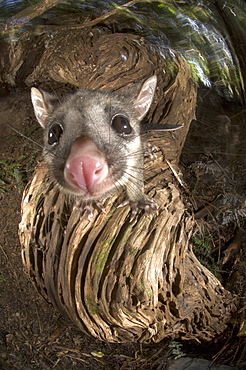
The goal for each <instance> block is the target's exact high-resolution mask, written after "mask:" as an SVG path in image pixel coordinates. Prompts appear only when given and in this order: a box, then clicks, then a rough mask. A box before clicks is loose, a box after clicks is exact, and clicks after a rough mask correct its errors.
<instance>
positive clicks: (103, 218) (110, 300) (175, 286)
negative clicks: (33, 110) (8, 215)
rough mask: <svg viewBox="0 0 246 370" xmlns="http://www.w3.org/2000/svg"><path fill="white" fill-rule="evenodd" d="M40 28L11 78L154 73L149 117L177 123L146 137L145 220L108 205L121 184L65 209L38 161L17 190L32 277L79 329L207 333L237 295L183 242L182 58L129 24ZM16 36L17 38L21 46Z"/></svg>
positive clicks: (187, 82)
mask: <svg viewBox="0 0 246 370" xmlns="http://www.w3.org/2000/svg"><path fill="white" fill-rule="evenodd" d="M46 38H47V35H42V37H41V36H39V38H38V40H36V41H35V42H36V46H37V48H38V50H40V53H39V56H37V57H36V63H35V68H34V69H33V70H32V71H31V73H30V68H29V67H30V63H29V62H28V61H26V60H24V59H23V63H22V68H20V69H18V68H12V69H11V70H12V71H15V73H14V74H12V81H15V83H16V81H21V80H23V76H25V82H26V83H27V84H28V85H29V84H31V85H32V84H38V83H39V82H40V81H41V82H42V81H43V82H44V81H45V83H47V81H48V83H49V84H51V83H52V84H54V86H55V83H57V82H59V83H67V82H69V83H70V84H72V85H75V86H78V87H82V88H83V87H86V88H93V89H101V90H108V91H109V90H110V91H111V90H112V91H116V90H118V89H120V88H121V87H125V86H129V85H131V84H132V83H135V82H136V81H141V80H143V79H145V78H147V77H148V76H150V75H152V74H153V73H155V74H156V75H157V78H158V89H157V92H156V96H155V99H154V103H153V105H152V107H151V110H150V112H149V115H148V117H147V121H148V122H153V123H157V124H158V123H169V124H175V125H182V126H183V127H182V128H181V129H179V130H177V131H174V132H166V133H163V134H160V133H151V134H149V135H148V136H147V137H145V139H146V140H147V139H148V141H151V142H152V143H154V144H155V145H156V146H157V147H158V148H159V150H158V152H157V155H156V158H155V159H154V160H150V159H148V160H146V161H145V184H146V186H145V193H146V194H149V195H150V196H151V197H153V198H154V200H155V201H156V203H157V204H158V206H159V214H158V216H157V217H155V218H153V219H152V220H150V219H149V218H146V217H145V215H143V214H141V213H140V214H139V215H138V216H137V218H136V219H135V220H134V222H130V221H129V216H130V210H129V207H128V206H126V207H123V208H117V205H119V204H120V203H121V201H122V198H123V193H122V192H120V193H118V194H115V195H114V196H112V197H111V198H109V199H105V201H104V203H105V208H106V214H104V213H102V212H100V211H98V210H96V211H95V212H94V215H93V219H92V220H90V221H89V220H88V218H87V215H86V214H85V215H84V214H83V215H80V212H79V211H76V210H71V208H72V207H70V204H69V202H68V199H66V196H64V195H63V194H62V193H61V192H60V191H59V188H58V186H57V185H56V184H55V183H54V181H53V180H52V177H51V175H50V173H49V171H48V170H47V168H46V166H45V164H44V163H43V162H41V163H40V164H39V165H38V167H37V169H36V171H35V174H34V176H33V179H32V180H31V182H30V184H29V186H28V187H27V188H26V190H25V193H24V196H23V202H22V221H21V223H20V228H19V236H20V241H21V245H22V258H23V263H24V266H25V268H26V270H27V272H28V273H29V275H30V277H31V279H32V281H33V283H34V285H35V286H36V288H37V290H38V291H39V292H40V293H41V294H42V295H43V296H44V297H45V299H47V300H48V301H50V302H52V303H53V305H54V306H56V307H57V308H58V309H59V310H60V311H61V312H63V313H65V314H67V315H68V316H69V317H70V318H71V319H72V320H73V321H74V323H75V324H76V325H77V326H78V327H79V328H80V329H81V330H83V331H85V332H87V333H89V334H91V335H93V336H95V337H96V338H99V339H102V340H107V341H110V342H129V341H142V342H147V341H149V340H153V341H160V340H161V339H163V338H186V339H193V340H196V341H210V340H212V339H214V338H216V337H217V336H218V335H219V334H221V333H222V332H223V331H224V330H225V329H226V328H227V325H228V322H229V320H230V318H231V316H232V313H233V312H234V310H235V308H236V300H235V299H234V298H233V297H232V295H231V293H229V292H228V291H227V290H226V289H225V288H223V286H222V285H221V283H220V282H219V281H218V280H217V279H216V278H215V276H214V275H213V274H212V273H211V272H209V271H208V270H207V269H206V268H205V267H204V266H202V265H201V264H200V263H199V261H198V260H197V259H196V257H195V256H194V254H193V252H192V248H191V244H190V238H191V236H192V233H193V231H194V227H195V222H194V219H193V216H192V210H191V207H190V205H189V203H188V199H187V197H186V195H185V192H184V189H182V187H181V186H180V184H182V179H181V178H180V171H179V168H178V161H179V157H180V153H181V150H182V147H183V144H184V141H185V138H186V134H187V132H188V130H189V125H190V122H191V120H192V119H193V118H194V112H195V106H196V86H195V84H194V83H193V82H192V81H191V75H190V71H189V68H188V67H187V65H186V64H185V63H184V62H183V61H182V60H181V59H180V58H179V57H178V56H175V57H174V59H173V61H172V63H171V64H170V63H168V62H167V59H166V58H163V57H162V56H161V53H159V50H158V48H155V47H153V46H152V45H150V43H149V42H148V41H147V40H144V39H143V38H140V37H138V36H136V35H131V34H129V33H128V34H108V33H102V32H101V33H99V32H98V28H97V29H92V30H90V31H89V30H88V31H86V32H84V33H83V34H81V33H79V32H77V31H76V30H75V31H73V32H70V33H66V32H64V31H62V32H61V33H59V32H57V33H56V37H53V38H52V39H50V40H49V42H47V39H46ZM24 39H25V42H27V41H26V40H27V39H26V38H25V37H24V38H23V39H22V44H21V43H20V44H19V45H16V48H17V49H18V50H19V51H21V50H22V52H21V53H20V54H21V55H22V56H23V55H24V47H25V45H26V43H25V42H24V43H23V40H24ZM40 45H42V47H40V48H39V46H40ZM70 48H71V50H70ZM20 54H19V55H20ZM122 55H124V56H125V57H124V58H123V57H122ZM75 62H76V63H75ZM13 66H14V64H12V67H13ZM27 67H28V68H29V69H28V68H27ZM164 70H165V73H163V71H164ZM27 71H29V72H28V73H27ZM2 78H3V79H4V78H6V74H2Z"/></svg>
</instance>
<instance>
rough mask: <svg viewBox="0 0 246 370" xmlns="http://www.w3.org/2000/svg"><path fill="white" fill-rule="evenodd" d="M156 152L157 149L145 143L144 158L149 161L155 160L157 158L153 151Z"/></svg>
mask: <svg viewBox="0 0 246 370" xmlns="http://www.w3.org/2000/svg"><path fill="white" fill-rule="evenodd" d="M157 150H158V148H157V146H155V145H154V144H151V143H146V144H145V153H144V156H145V157H149V158H150V159H155V158H157V156H156V154H155V151H157Z"/></svg>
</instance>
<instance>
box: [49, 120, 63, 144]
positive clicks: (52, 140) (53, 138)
mask: <svg viewBox="0 0 246 370" xmlns="http://www.w3.org/2000/svg"><path fill="white" fill-rule="evenodd" d="M62 133H63V128H62V126H61V125H60V124H59V123H54V124H53V125H52V126H51V128H50V130H49V132H48V144H49V145H54V144H57V143H58V141H59V139H60V137H61V135H62Z"/></svg>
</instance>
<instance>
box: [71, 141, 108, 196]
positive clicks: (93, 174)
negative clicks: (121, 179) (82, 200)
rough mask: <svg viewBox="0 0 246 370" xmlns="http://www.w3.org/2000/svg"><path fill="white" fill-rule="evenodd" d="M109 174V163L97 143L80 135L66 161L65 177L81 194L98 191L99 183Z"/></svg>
mask: <svg viewBox="0 0 246 370" xmlns="http://www.w3.org/2000/svg"><path fill="white" fill-rule="evenodd" d="M107 176H108V165H107V161H106V159H105V156H104V155H103V153H102V152H101V151H100V150H99V149H98V148H97V146H96V145H95V143H94V142H93V141H92V140H91V139H89V138H86V137H80V138H78V139H76V140H75V142H74V143H73V145H72V147H71V150H70V154H69V156H68V159H67V161H66V165H65V169H64V177H65V180H66V181H67V183H68V184H70V185H72V186H73V188H74V187H75V188H76V189H77V191H78V192H79V193H80V194H83V192H84V193H88V192H89V193H91V194H92V193H96V192H97V191H98V185H99V184H101V183H102V181H103V180H104V179H106V177H107Z"/></svg>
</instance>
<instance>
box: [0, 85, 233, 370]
mask: <svg viewBox="0 0 246 370" xmlns="http://www.w3.org/2000/svg"><path fill="white" fill-rule="evenodd" d="M0 104H1V137H0V148H1V157H0V165H1V167H0V168H1V172H0V214H1V216H0V311H1V314H0V369H25V370H28V369H68V368H71V369H122V370H123V369H132V370H134V369H143V370H146V369H166V368H167V364H168V363H170V361H171V360H173V359H174V358H175V357H176V356H178V357H179V356H182V355H185V354H187V355H192V356H198V355H199V357H205V358H209V359H211V360H212V358H213V355H216V354H218V352H219V351H220V350H221V348H222V347H223V346H222V347H220V346H218V348H215V346H214V347H213V351H212V350H211V348H205V347H202V348H196V347H195V346H193V345H191V344H188V345H185V344H179V343H176V342H174V343H173V342H172V343H168V342H165V341H162V342H161V343H158V344H149V345H140V344H110V343H103V342H101V341H99V340H96V339H94V338H90V337H88V336H86V335H85V334H83V333H81V332H80V331H78V330H77V329H76V328H75V327H74V326H73V324H71V322H70V321H68V320H67V319H66V318H64V317H62V316H61V315H60V314H59V313H58V312H57V311H56V310H55V309H54V308H53V307H52V306H51V305H50V304H48V303H47V302H45V301H44V299H43V298H42V297H40V296H39V295H38V293H37V292H36V291H35V289H34V287H33V285H32V284H31V282H30V281H29V277H28V276H27V274H26V273H25V271H24V268H23V266H22V262H21V255H20V244H19V240H18V224H19V222H20V218H21V214H20V212H21V211H20V203H21V197H22V191H23V188H24V186H25V183H26V181H27V179H28V178H29V177H30V176H31V172H32V170H33V169H34V166H35V162H36V159H37V156H38V155H39V154H40V153H41V149H40V148H39V147H37V145H36V144H33V143H31V142H30V141H28V140H26V139H25V138H21V137H20V136H18V135H16V134H15V132H13V131H12V130H11V129H10V128H9V127H7V126H6V124H9V125H11V126H13V127H14V128H15V129H17V130H18V131H20V132H21V133H23V134H24V135H26V136H28V137H31V138H32V139H33V140H36V141H37V142H39V143H41V142H42V130H41V128H39V126H38V125H37V123H36V121H35V119H34V115H33V111H32V107H31V102H30V96H29V91H13V92H12V93H11V94H10V95H9V96H8V97H2V98H0ZM206 181H208V178H207V177H206ZM230 236H231V235H227V237H226V238H227V239H229V237H230Z"/></svg>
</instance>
